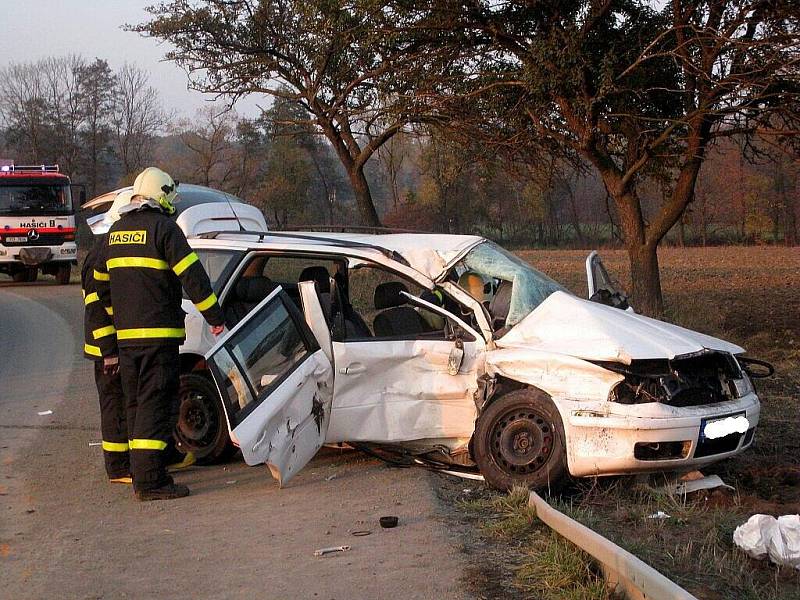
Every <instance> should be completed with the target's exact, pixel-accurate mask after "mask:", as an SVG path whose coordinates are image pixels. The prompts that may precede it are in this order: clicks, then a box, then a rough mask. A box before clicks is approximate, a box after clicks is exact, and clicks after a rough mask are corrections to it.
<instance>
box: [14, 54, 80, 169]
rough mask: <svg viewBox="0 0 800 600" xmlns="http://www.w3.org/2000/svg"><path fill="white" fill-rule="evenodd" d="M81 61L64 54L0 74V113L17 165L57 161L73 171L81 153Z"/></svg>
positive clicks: (78, 58) (16, 67) (15, 66)
mask: <svg viewBox="0 0 800 600" xmlns="http://www.w3.org/2000/svg"><path fill="white" fill-rule="evenodd" d="M85 65H86V62H85V60H84V59H83V58H81V57H79V56H74V55H69V56H65V57H60V58H55V57H51V58H46V59H43V60H40V61H37V62H34V63H22V64H16V65H10V66H9V67H6V68H5V69H3V70H2V71H0V114H2V117H3V122H4V125H5V129H6V132H7V137H8V143H9V145H10V146H12V147H13V148H14V149H15V151H16V153H17V156H16V158H17V160H18V161H21V162H30V161H40V162H48V163H59V164H61V165H62V166H63V167H64V169H65V170H66V171H67V172H72V171H73V170H75V168H76V166H77V163H78V159H79V156H80V152H81V140H80V130H81V128H82V127H83V125H84V122H85V119H86V111H85V106H84V103H83V85H82V71H83V69H84V67H85Z"/></svg>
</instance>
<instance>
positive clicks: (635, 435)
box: [558, 392, 761, 477]
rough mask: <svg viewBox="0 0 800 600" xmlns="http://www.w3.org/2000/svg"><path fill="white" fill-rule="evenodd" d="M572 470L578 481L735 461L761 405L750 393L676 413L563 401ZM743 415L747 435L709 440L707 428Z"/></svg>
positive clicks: (659, 406)
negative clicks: (585, 404) (732, 457)
mask: <svg viewBox="0 0 800 600" xmlns="http://www.w3.org/2000/svg"><path fill="white" fill-rule="evenodd" d="M558 404H559V405H560V406H559V409H560V411H561V414H562V419H563V422H564V430H565V434H566V443H567V457H568V465H569V471H570V473H571V474H572V475H573V476H576V477H587V476H593V475H621V474H630V473H646V472H650V471H688V470H692V469H696V468H699V467H702V466H704V465H708V464H711V463H713V462H717V461H719V460H722V459H725V458H728V457H730V456H734V455H736V454H738V453H739V452H741V451H742V450H744V449H745V448H747V447H748V446H750V445H751V444H752V443H753V439H754V434H755V428H756V427H757V425H758V419H759V414H760V409H761V408H760V403H759V400H758V396H757V395H756V394H755V393H754V392H751V393H749V394H747V395H746V396H744V397H742V398H739V399H736V400H730V401H726V402H720V403H717V404H713V405H704V406H693V407H687V408H678V407H672V406H667V405H662V404H658V403H649V404H638V405H620V404H615V403H610V402H609V403H603V406H599V405H597V404H595V403H592V405H591V406H584V403H580V402H570V401H568V400H561V401H559V402H558ZM738 415H744V416H745V417H746V418H747V421H748V423H749V425H748V429H747V431H746V432H744V433H732V434H729V435H727V436H725V437H723V438H717V439H709V438H706V437H705V436H703V435H701V432H702V431H703V426H704V423H706V422H708V421H709V420H714V419H721V418H725V417H728V416H738Z"/></svg>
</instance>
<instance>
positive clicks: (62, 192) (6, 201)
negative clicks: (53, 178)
mask: <svg viewBox="0 0 800 600" xmlns="http://www.w3.org/2000/svg"><path fill="white" fill-rule="evenodd" d="M72 213H73V210H72V194H71V193H70V188H69V186H68V185H53V184H27V185H0V215H71V214H72Z"/></svg>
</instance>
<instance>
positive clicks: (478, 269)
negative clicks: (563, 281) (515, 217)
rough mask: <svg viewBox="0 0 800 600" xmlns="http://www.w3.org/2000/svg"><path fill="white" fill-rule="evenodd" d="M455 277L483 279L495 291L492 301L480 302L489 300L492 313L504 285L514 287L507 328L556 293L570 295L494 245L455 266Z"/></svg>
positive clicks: (485, 244) (474, 251)
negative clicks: (492, 306)
mask: <svg viewBox="0 0 800 600" xmlns="http://www.w3.org/2000/svg"><path fill="white" fill-rule="evenodd" d="M455 273H456V275H457V276H459V278H462V277H464V274H465V273H470V274H474V275H477V276H479V277H480V278H481V279H483V282H484V283H485V284H486V289H487V290H491V291H489V298H479V300H487V302H488V304H489V307H490V309H491V304H492V302H491V300H492V296H493V294H495V293H496V292H497V291H498V290H500V289H501V288H502V286H503V282H508V283H509V284H511V286H512V287H511V299H510V302H509V304H508V314H507V316H505V325H507V326H512V325H516V324H517V323H519V322H520V321H521V320H522V319H523V318H524V317H525V316H526V315H528V313H530V312H531V311H532V310H533V309H535V308H536V307H537V306H539V305H540V304H541V303H542V302H544V300H545V299H546V298H547V297H548V296H549V295H550V294H552V293H553V292H558V291H561V292H567V293H570V292H568V291H567V290H566V289H564V287H562V286H561V285H560V284H558V283H556V282H555V281H553V280H552V279H550V278H549V277H548V276H547V275H545V274H544V273H541V272H539V271H537V270H536V269H534V268H533V267H532V266H530V265H529V264H528V263H526V262H525V261H524V260H522V259H520V258H519V257H517V256H515V255H513V254H511V253H510V252H508V251H507V250H504V249H503V248H501V247H500V246H498V245H497V244H494V243H492V242H483V243H482V244H478V245H477V246H475V248H473V249H472V250H470V251H469V252H468V253H467V255H466V256H465V257H464V258H463V259H462V260H461V261H460V262H459V263H458V264H457V265H456V266H455ZM506 285H508V284H506ZM467 291H469V290H467ZM493 316H494V315H493Z"/></svg>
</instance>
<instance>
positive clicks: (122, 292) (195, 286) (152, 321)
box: [94, 167, 224, 500]
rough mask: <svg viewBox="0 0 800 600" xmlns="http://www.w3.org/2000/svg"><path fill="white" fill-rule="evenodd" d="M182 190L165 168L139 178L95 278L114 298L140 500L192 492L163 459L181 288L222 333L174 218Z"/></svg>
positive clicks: (180, 332) (206, 285)
mask: <svg viewBox="0 0 800 600" xmlns="http://www.w3.org/2000/svg"><path fill="white" fill-rule="evenodd" d="M177 187H178V184H177V183H176V182H174V181H173V179H172V178H171V177H170V176H169V175H168V174H167V173H165V172H164V171H162V170H161V169H157V168H155V167H149V168H147V169H145V170H144V171H142V172H141V173H140V174H139V176H138V177H137V178H136V180H135V181H134V183H133V190H132V191H133V198H132V199H131V202H130V204H128V205H127V206H125V207H123V208H121V209H120V219H119V221H117V222H116V223H115V224H114V225H113V226H112V227H111V229H110V230H109V232H108V239H107V243H106V244H105V245H104V246H103V250H104V252H103V255H102V262H100V264H98V265H97V268H96V270H95V273H94V276H95V278H96V279H98V280H99V281H100V282H101V283H100V286H99V287H100V298H101V299H104V298H105V297H109V298H110V300H111V305H112V306H113V307H114V326H115V327H116V335H117V343H118V345H119V363H120V373H121V377H122V388H123V390H124V392H125V397H126V400H127V409H128V410H127V420H128V437H129V444H130V455H131V474H132V476H133V488H134V491H135V493H136V498H137V499H139V500H162V499H171V498H181V497H183V496H187V495H189V488H187V487H186V486H183V485H178V484H175V483H174V481H173V480H172V477H170V476H169V475H168V474H167V470H166V461H167V459H168V457H167V456H166V453H165V450H167V449H168V447H169V445H170V440H171V435H172V432H171V425H170V414H171V412H172V411H171V406H172V403H173V402H174V399H175V398H176V397H177V395H178V387H179V377H180V368H179V354H178V346H179V345H180V344H181V343H182V342H183V340H184V338H185V330H184V320H183V319H184V313H183V311H182V310H181V286H182V287H183V289H184V290H185V291H186V294H187V295H188V297H189V299H190V300H191V301H192V302H193V303H194V304H195V306H196V307H197V309H198V310H199V311H200V312H201V313H202V315H203V317H205V319H206V321H208V323H209V324H210V329H211V333H212V334H213V335H219V334H220V333H222V330H223V323H224V319H223V314H222V310H221V309H220V306H219V303H218V302H217V297H216V296H215V295H214V291H213V290H212V288H211V283H210V281H209V279H208V275H207V274H206V272H205V269H203V266H202V264H201V263H200V262H199V259H198V256H197V254H195V253H194V252H193V251H192V249H191V248H190V247H189V244H188V243H187V241H186V238H185V236H184V235H183V232H182V231H181V229H180V228H179V227H178V225H177V224H176V223H175V222H174V221H173V220H172V219H170V215H172V214H174V212H175V207H174V206H173V202H174V200H175V197H176V195H177Z"/></svg>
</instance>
